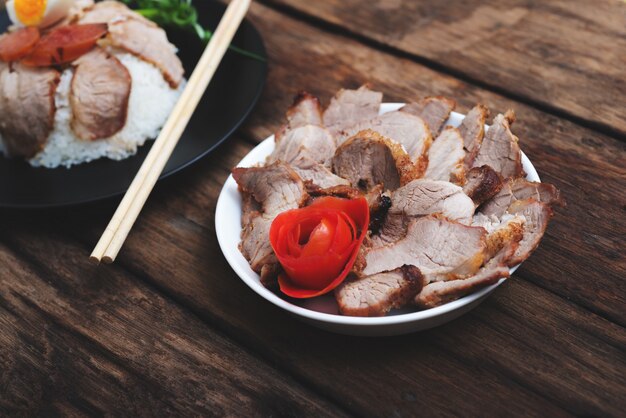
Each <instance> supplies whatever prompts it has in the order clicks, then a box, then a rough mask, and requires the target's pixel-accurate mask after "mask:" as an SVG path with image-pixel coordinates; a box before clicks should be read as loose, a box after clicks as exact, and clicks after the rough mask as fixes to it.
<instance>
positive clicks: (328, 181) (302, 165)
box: [291, 155, 350, 189]
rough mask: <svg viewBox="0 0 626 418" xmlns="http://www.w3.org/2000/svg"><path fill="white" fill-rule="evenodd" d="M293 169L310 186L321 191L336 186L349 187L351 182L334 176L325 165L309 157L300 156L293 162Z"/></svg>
mask: <svg viewBox="0 0 626 418" xmlns="http://www.w3.org/2000/svg"><path fill="white" fill-rule="evenodd" d="M291 167H292V168H293V169H294V171H295V172H296V173H298V175H299V176H300V178H302V180H304V181H305V182H307V183H308V184H307V187H309V185H312V186H315V187H317V188H321V189H328V188H329V187H336V186H349V185H350V182H349V181H348V180H346V179H344V178H341V177H339V176H337V175H335V174H333V173H332V172H331V171H330V170H329V169H328V168H326V166H325V165H323V164H320V163H318V162H316V161H314V160H313V159H311V158H309V157H307V156H304V155H303V156H300V157H298V158H296V159H295V160H294V161H292V162H291Z"/></svg>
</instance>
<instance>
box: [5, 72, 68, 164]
mask: <svg viewBox="0 0 626 418" xmlns="http://www.w3.org/2000/svg"><path fill="white" fill-rule="evenodd" d="M59 80H60V74H59V72H58V71H56V70H55V69H52V68H31V67H26V66H23V65H21V64H18V63H13V64H12V65H11V66H9V65H8V64H5V63H2V62H0V133H1V134H2V138H3V141H4V146H5V148H6V152H7V154H8V155H9V156H11V157H24V158H31V157H33V156H35V154H37V153H38V152H39V151H41V150H42V149H43V148H44V146H45V144H46V141H47V140H48V136H49V135H50V132H51V131H52V128H53V127H54V116H55V113H56V106H55V102H54V96H55V93H56V89H57V85H58V84H59Z"/></svg>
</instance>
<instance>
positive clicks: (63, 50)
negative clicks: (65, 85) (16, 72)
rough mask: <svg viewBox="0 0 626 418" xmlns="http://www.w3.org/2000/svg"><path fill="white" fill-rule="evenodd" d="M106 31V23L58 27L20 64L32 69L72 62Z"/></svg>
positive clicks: (42, 39) (92, 45)
mask: <svg viewBox="0 0 626 418" xmlns="http://www.w3.org/2000/svg"><path fill="white" fill-rule="evenodd" d="M107 31H108V29H107V24H106V23H90V24H85V25H67V26H60V27H58V28H56V29H53V30H52V31H51V32H50V33H48V34H46V35H44V36H43V37H42V38H41V39H40V40H39V42H38V43H37V45H35V48H33V50H32V51H31V53H30V54H29V55H28V56H27V57H26V58H24V60H22V62H23V63H24V64H25V65H29V66H32V67H47V66H49V65H58V64H65V63H68V62H72V61H74V60H75V59H77V58H79V57H81V56H82V55H84V54H86V53H87V52H89V51H90V50H91V49H92V48H93V47H94V46H95V45H96V42H98V39H100V38H102V37H103V36H104V35H106V34H107Z"/></svg>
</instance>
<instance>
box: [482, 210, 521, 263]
mask: <svg viewBox="0 0 626 418" xmlns="http://www.w3.org/2000/svg"><path fill="white" fill-rule="evenodd" d="M525 224H526V218H525V217H524V216H523V215H511V216H509V217H507V218H506V219H503V220H502V221H501V222H499V223H498V224H497V225H494V226H493V228H492V229H491V230H488V232H489V234H488V235H487V249H486V251H485V254H486V255H485V258H486V259H487V260H489V259H491V258H492V257H494V256H495V255H496V254H498V253H499V252H500V251H501V250H502V249H503V248H505V247H507V246H509V245H510V244H512V243H519V242H520V241H521V240H522V238H523V237H524V225H525Z"/></svg>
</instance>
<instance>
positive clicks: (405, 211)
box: [372, 179, 475, 247]
mask: <svg viewBox="0 0 626 418" xmlns="http://www.w3.org/2000/svg"><path fill="white" fill-rule="evenodd" d="M474 209H475V206H474V203H473V202H472V199H470V198H469V197H468V196H467V195H466V194H465V193H463V189H461V188H460V187H459V186H457V185H455V184H452V183H450V182H447V181H439V180H428V179H417V180H413V181H412V182H410V183H408V184H406V185H405V186H403V187H400V188H399V189H397V190H396V191H394V192H393V193H392V194H391V207H390V208H389V210H388V213H387V216H386V217H385V220H384V222H383V223H382V225H381V227H380V230H379V232H378V233H374V232H373V233H374V235H372V244H373V246H374V247H379V246H383V245H387V244H390V243H393V242H396V241H398V240H400V239H401V238H403V237H404V236H405V235H406V232H407V228H408V225H409V223H410V221H411V220H412V219H414V218H419V217H421V216H425V215H432V214H440V215H442V216H445V217H446V218H448V219H450V220H453V221H457V222H460V223H463V224H465V225H469V224H470V223H471V221H472V215H473V214H474Z"/></svg>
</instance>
